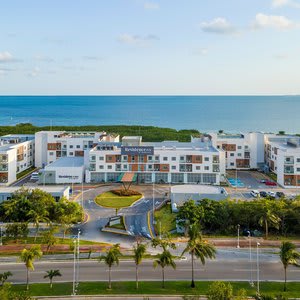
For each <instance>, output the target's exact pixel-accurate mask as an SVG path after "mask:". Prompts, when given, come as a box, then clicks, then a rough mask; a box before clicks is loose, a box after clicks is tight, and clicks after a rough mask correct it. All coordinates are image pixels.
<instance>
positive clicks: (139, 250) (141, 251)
mask: <svg viewBox="0 0 300 300" xmlns="http://www.w3.org/2000/svg"><path fill="white" fill-rule="evenodd" d="M145 253H146V245H144V244H141V243H139V242H137V243H136V246H134V248H133V258H134V263H135V278H136V289H138V288H139V277H138V267H139V265H140V264H141V262H142V259H143V257H144V255H145Z"/></svg>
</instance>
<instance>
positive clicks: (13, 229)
mask: <svg viewBox="0 0 300 300" xmlns="http://www.w3.org/2000/svg"><path fill="white" fill-rule="evenodd" d="M28 233H29V230H28V224H27V223H13V224H7V225H6V229H5V235H6V237H8V238H13V239H14V240H18V239H19V238H27V236H28Z"/></svg>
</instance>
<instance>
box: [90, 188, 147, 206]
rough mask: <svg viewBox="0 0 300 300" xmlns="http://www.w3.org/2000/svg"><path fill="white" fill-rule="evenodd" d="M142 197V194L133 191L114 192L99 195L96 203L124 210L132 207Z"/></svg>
mask: <svg viewBox="0 0 300 300" xmlns="http://www.w3.org/2000/svg"><path fill="white" fill-rule="evenodd" d="M142 196H143V195H142V194H141V193H139V192H136V191H133V190H112V191H109V192H105V193H102V194H100V195H98V196H97V197H96V198H95V202H96V203H97V204H98V205H100V206H103V207H111V208H122V207H128V206H130V205H132V204H133V203H134V202H135V201H138V200H139V199H141V198H142Z"/></svg>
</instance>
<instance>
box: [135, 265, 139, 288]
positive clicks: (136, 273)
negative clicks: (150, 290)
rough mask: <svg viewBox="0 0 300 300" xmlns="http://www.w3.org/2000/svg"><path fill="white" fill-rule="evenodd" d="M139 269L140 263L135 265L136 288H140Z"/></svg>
mask: <svg viewBox="0 0 300 300" xmlns="http://www.w3.org/2000/svg"><path fill="white" fill-rule="evenodd" d="M138 273H139V271H138V265H136V266H135V280H136V281H135V282H136V283H135V288H136V289H138V288H139V274H138Z"/></svg>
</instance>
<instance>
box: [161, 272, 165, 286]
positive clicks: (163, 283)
mask: <svg viewBox="0 0 300 300" xmlns="http://www.w3.org/2000/svg"><path fill="white" fill-rule="evenodd" d="M161 269H162V279H163V281H162V288H163V289H164V288H165V268H164V267H162V268H161Z"/></svg>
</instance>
